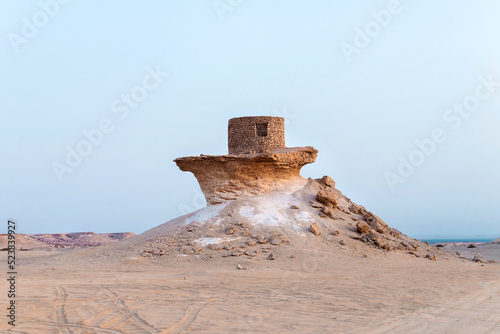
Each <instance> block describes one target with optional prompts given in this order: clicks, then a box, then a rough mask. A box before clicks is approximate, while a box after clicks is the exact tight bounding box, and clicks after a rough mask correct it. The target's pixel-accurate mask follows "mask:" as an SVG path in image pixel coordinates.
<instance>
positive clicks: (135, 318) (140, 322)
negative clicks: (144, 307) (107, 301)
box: [99, 285, 160, 333]
mask: <svg viewBox="0 0 500 334" xmlns="http://www.w3.org/2000/svg"><path fill="white" fill-rule="evenodd" d="M99 287H100V288H101V289H102V290H104V292H106V294H107V295H108V296H109V297H111V299H113V301H114V303H115V305H116V306H117V307H118V308H119V309H120V312H121V313H122V314H123V316H122V317H121V318H118V319H113V320H112V321H111V322H108V323H107V324H106V325H107V326H109V325H113V326H117V325H119V324H121V323H123V322H125V321H128V320H131V321H132V323H134V325H136V326H139V327H142V328H143V329H145V330H146V331H148V332H149V333H159V332H160V331H159V330H158V329H156V328H155V327H154V326H153V325H151V324H150V323H148V322H147V321H146V320H144V319H143V318H141V317H140V316H139V314H137V312H136V311H134V310H131V309H130V308H129V307H128V306H127V305H126V304H125V302H124V301H123V299H121V298H120V296H119V295H118V294H117V293H116V292H114V291H113V290H111V289H109V288H107V287H105V286H104V285H100V286H99ZM103 326H104V324H103Z"/></svg>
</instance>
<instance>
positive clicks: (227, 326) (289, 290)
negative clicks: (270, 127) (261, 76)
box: [0, 180, 500, 334]
mask: <svg viewBox="0 0 500 334" xmlns="http://www.w3.org/2000/svg"><path fill="white" fill-rule="evenodd" d="M327 187H328V186H327V185H326V183H325V184H323V185H322V184H320V183H318V182H317V181H312V180H309V181H307V185H306V186H305V187H303V188H300V189H291V190H290V191H289V192H287V193H284V192H280V193H276V194H273V193H269V194H264V195H261V196H255V197H252V198H247V199H239V200H236V201H231V202H230V203H226V204H220V205H214V206H210V207H207V208H204V209H201V210H199V211H197V212H194V213H190V214H187V215H185V216H182V217H178V218H176V219H174V220H172V221H170V222H167V223H165V224H162V225H160V226H157V227H155V228H153V229H151V230H149V231H146V232H145V233H143V234H141V235H138V236H135V237H132V238H127V239H125V240H123V241H119V242H113V243H109V244H107V245H103V246H98V247H95V248H84V249H73V250H69V249H60V248H57V249H56V248H50V250H46V249H39V250H31V251H19V252H18V253H17V263H16V264H17V271H18V275H17V278H16V311H17V313H16V316H17V317H16V324H17V326H16V327H12V326H10V325H9V324H8V323H7V321H6V320H8V319H7V317H6V315H7V310H6V307H7V302H8V301H7V298H5V297H6V295H7V291H8V282H7V280H6V279H7V274H6V272H7V270H5V271H4V274H3V275H5V276H4V278H1V279H0V295H2V296H4V297H3V298H4V299H2V301H3V300H5V303H4V304H3V306H1V309H3V310H4V312H5V314H4V315H2V316H1V319H2V322H1V324H0V332H2V333H4V332H5V333H7V332H10V333H27V334H33V333H35V334H37V333H42V334H43V333H47V334H54V333H60V334H93V333H130V334H138V333H139V334H140V333H405V334H407V333H426V334H427V333H440V334H441V333H450V334H451V333H453V334H456V333H467V334H470V333H500V264H499V263H487V260H495V259H497V260H498V259H500V244H496V245H493V244H491V245H478V246H477V248H471V249H467V248H465V247H466V246H453V245H451V246H446V247H448V250H449V251H446V250H443V249H441V248H436V247H435V246H431V245H428V244H425V243H423V242H420V241H417V240H414V239H411V238H409V237H408V236H405V235H404V234H402V233H400V232H399V231H396V230H394V229H393V228H390V227H389V226H387V225H386V224H385V223H384V222H383V221H382V220H381V219H380V218H378V217H376V216H374V215H373V214H372V213H371V212H368V211H367V210H366V209H364V208H362V207H359V206H357V205H355V204H354V203H352V202H351V200H350V199H348V198H347V197H345V196H344V195H342V193H340V191H338V190H336V189H333V187H331V188H332V189H330V190H328V188H327ZM321 190H324V192H327V195H328V191H329V194H330V195H328V196H335V197H336V198H337V200H338V203H337V204H336V205H335V206H332V207H331V208H330V207H326V206H323V205H320V203H318V202H317V201H315V199H317V200H320V199H322V200H324V201H326V199H327V197H328V196H318V195H319V194H320V193H321ZM324 192H323V193H322V194H324ZM329 198H330V197H329ZM313 227H314V228H313ZM319 232H321V233H319ZM446 247H445V248H446ZM456 252H460V253H461V255H462V257H460V256H459V255H457V254H456ZM467 252H468V253H467ZM476 253H482V254H483V256H484V261H483V262H473V261H470V260H468V259H467V258H472V257H473V256H474V255H475V254H476ZM6 257H7V253H6V252H5V251H3V252H0V261H2V262H3V263H4V264H5V266H4V268H5V269H6V267H7V265H6Z"/></svg>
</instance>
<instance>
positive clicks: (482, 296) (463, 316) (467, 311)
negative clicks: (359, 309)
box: [368, 281, 500, 334]
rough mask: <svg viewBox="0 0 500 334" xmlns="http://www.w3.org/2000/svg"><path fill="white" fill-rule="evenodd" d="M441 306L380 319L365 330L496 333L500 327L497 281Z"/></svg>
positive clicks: (379, 333)
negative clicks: (384, 319) (388, 318)
mask: <svg viewBox="0 0 500 334" xmlns="http://www.w3.org/2000/svg"><path fill="white" fill-rule="evenodd" d="M479 285H480V287H481V288H482V289H478V290H476V291H474V292H473V293H470V294H468V295H465V296H464V297H462V298H460V299H459V300H457V301H455V302H452V303H449V304H446V305H444V306H441V307H429V308H425V309H422V310H419V311H417V312H414V313H412V314H407V315H405V316H402V317H399V318H396V319H393V320H391V321H389V322H385V323H382V324H381V326H380V327H378V328H377V329H373V330H371V331H369V332H368V333H373V334H375V333H376V334H389V333H454V334H458V333H485V334H489V333H496V332H497V331H498V328H500V298H499V297H498V296H499V294H500V281H494V282H488V283H483V282H481V283H479Z"/></svg>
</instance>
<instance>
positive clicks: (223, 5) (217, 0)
mask: <svg viewBox="0 0 500 334" xmlns="http://www.w3.org/2000/svg"><path fill="white" fill-rule="evenodd" d="M242 3H243V0H214V1H213V2H212V5H213V6H214V9H215V11H216V12H217V15H219V19H221V20H225V19H226V14H228V13H230V12H233V11H234V10H235V9H236V8H238V7H239V6H240V5H241V4H242Z"/></svg>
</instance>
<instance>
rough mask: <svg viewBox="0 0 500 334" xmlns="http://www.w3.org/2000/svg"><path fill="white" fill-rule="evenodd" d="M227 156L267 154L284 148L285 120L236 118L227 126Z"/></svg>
mask: <svg viewBox="0 0 500 334" xmlns="http://www.w3.org/2000/svg"><path fill="white" fill-rule="evenodd" d="M227 133H228V148H229V154H253V153H268V152H270V151H271V150H273V149H276V148H282V147H285V119H284V118H283V117H273V116H249V117H237V118H232V119H230V120H229V124H228V131H227Z"/></svg>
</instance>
